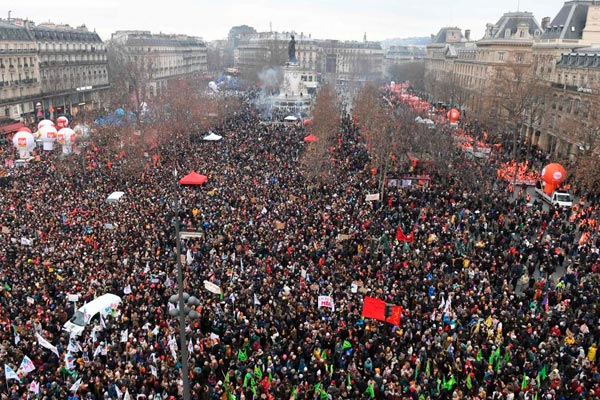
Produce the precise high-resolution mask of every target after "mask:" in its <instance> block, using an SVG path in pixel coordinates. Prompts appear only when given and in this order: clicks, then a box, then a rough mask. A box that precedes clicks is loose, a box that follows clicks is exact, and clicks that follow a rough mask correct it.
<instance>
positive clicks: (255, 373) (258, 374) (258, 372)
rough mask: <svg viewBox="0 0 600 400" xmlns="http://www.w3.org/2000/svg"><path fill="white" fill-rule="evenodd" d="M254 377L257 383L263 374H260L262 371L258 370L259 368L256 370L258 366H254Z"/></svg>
mask: <svg viewBox="0 0 600 400" xmlns="http://www.w3.org/2000/svg"><path fill="white" fill-rule="evenodd" d="M254 376H255V377H256V379H258V380H259V381H260V380H261V379H262V376H263V374H262V371H261V370H260V368H258V365H256V366H254Z"/></svg>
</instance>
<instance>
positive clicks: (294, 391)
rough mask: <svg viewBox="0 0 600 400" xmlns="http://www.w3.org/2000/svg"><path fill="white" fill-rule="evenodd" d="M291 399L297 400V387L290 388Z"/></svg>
mask: <svg viewBox="0 0 600 400" xmlns="http://www.w3.org/2000/svg"><path fill="white" fill-rule="evenodd" d="M292 398H293V399H294V400H296V399H297V398H298V387H297V386H294V387H293V388H292Z"/></svg>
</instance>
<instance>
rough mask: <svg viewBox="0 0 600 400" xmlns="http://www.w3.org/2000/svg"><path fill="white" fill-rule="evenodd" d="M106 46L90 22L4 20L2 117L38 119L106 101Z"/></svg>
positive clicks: (0, 34)
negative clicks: (56, 22) (85, 23)
mask: <svg viewBox="0 0 600 400" xmlns="http://www.w3.org/2000/svg"><path fill="white" fill-rule="evenodd" d="M105 51H106V50H105V48H104V43H103V42H102V40H101V39H100V37H99V36H98V35H97V34H96V33H95V32H90V31H88V30H87V28H86V27H85V26H81V27H78V28H72V27H70V26H68V25H54V24H50V23H48V24H41V25H35V24H34V23H33V22H32V21H26V20H21V19H11V20H4V21H0V76H1V79H2V80H1V81H0V84H1V86H0V110H1V111H0V118H1V117H4V118H7V119H12V120H20V121H24V122H33V121H34V120H39V119H42V118H56V117H57V116H59V115H63V114H65V115H75V114H77V113H78V112H79V111H81V110H83V109H85V108H88V109H90V108H93V107H95V106H101V104H102V98H103V95H104V94H105V93H106V91H107V90H108V88H109V80H108V70H107V60H106V53H105Z"/></svg>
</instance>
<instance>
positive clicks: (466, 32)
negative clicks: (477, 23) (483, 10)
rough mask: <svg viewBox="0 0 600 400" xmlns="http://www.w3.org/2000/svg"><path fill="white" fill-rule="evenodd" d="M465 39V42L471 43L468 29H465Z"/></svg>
mask: <svg viewBox="0 0 600 400" xmlns="http://www.w3.org/2000/svg"><path fill="white" fill-rule="evenodd" d="M465 39H467V42H469V41H471V30H470V29H465Z"/></svg>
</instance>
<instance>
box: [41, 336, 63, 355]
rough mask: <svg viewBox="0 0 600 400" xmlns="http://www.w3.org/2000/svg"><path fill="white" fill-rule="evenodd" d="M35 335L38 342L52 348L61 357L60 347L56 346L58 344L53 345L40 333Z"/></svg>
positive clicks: (49, 348)
mask: <svg viewBox="0 0 600 400" xmlns="http://www.w3.org/2000/svg"><path fill="white" fill-rule="evenodd" d="M35 336H36V337H37V340H38V343H39V344H40V346H42V347H44V348H46V349H48V350H50V351H51V352H53V353H54V354H56V356H57V357H60V355H59V354H58V349H57V348H56V346H53V345H52V343H50V342H49V341H47V340H46V339H44V338H43V337H42V336H41V335H40V334H39V333H36V334H35Z"/></svg>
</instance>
